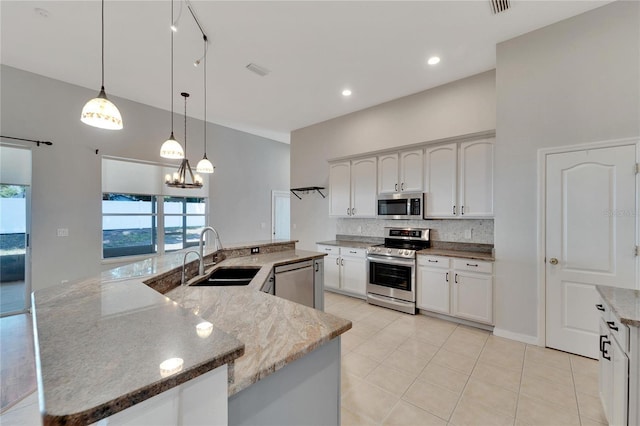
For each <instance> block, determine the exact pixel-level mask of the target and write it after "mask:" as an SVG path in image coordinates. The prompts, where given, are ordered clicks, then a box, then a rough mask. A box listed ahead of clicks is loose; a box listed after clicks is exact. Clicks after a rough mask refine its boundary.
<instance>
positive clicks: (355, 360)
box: [342, 352, 379, 378]
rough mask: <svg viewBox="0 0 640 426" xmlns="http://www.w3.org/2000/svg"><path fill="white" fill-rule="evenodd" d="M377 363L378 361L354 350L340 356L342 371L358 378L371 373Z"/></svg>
mask: <svg viewBox="0 0 640 426" xmlns="http://www.w3.org/2000/svg"><path fill="white" fill-rule="evenodd" d="M378 364H379V362H377V361H375V360H373V359H371V358H368V357H366V356H363V355H360V354H358V353H355V352H350V353H348V354H347V355H345V356H343V357H342V369H343V370H344V372H345V373H349V374H353V375H355V376H358V377H360V378H364V377H365V376H366V375H367V374H369V373H371V372H372V371H373V369H374V368H376V367H377V366H378Z"/></svg>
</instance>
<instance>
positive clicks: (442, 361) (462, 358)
mask: <svg viewBox="0 0 640 426" xmlns="http://www.w3.org/2000/svg"><path fill="white" fill-rule="evenodd" d="M431 362H433V363H435V364H439V365H443V366H445V367H448V368H450V369H452V370H456V371H458V372H460V373H463V374H467V375H470V374H471V371H472V370H473V367H474V366H475V364H476V359H475V358H472V357H470V356H467V355H461V354H458V353H455V352H450V351H447V350H446V349H440V350H439V351H438V353H437V354H435V356H434V357H433V359H432V360H431Z"/></svg>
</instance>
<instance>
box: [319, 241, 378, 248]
mask: <svg viewBox="0 0 640 426" xmlns="http://www.w3.org/2000/svg"><path fill="white" fill-rule="evenodd" d="M316 244H322V245H325V246H337V247H353V248H363V249H366V248H367V247H370V246H371V245H373V244H380V243H379V242H365V241H349V240H331V241H321V242H318V243H316Z"/></svg>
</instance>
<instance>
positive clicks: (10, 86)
mask: <svg viewBox="0 0 640 426" xmlns="http://www.w3.org/2000/svg"><path fill="white" fill-rule="evenodd" d="M0 71H1V75H0V83H1V87H2V91H1V95H0V105H1V110H2V116H1V122H0V126H1V128H2V134H3V135H8V136H17V137H25V138H30V139H40V140H51V141H53V142H54V145H53V146H52V147H47V146H41V147H39V148H37V147H35V146H34V147H33V181H32V182H33V187H32V217H31V221H32V272H33V274H32V285H33V288H34V289H39V288H44V287H48V286H51V285H54V284H59V283H61V281H63V280H73V279H77V278H81V277H86V276H90V275H95V274H97V273H99V272H100V271H101V270H102V269H105V268H108V267H110V266H109V265H102V262H101V253H102V247H101V241H102V234H101V229H102V228H101V227H102V223H101V156H102V155H109V156H117V157H126V158H134V159H139V160H147V161H154V162H162V163H166V162H167V161H166V160H164V159H162V158H161V157H160V155H159V150H160V145H161V144H162V142H163V141H164V140H165V139H167V137H168V136H169V132H170V123H169V117H170V113H169V112H168V111H163V110H160V109H157V108H152V107H149V106H146V105H143V104H140V103H136V102H132V101H129V100H126V99H122V98H115V97H114V98H112V100H113V101H114V102H115V103H116V105H117V106H118V108H119V109H120V112H121V113H122V117H123V121H124V129H123V130H121V131H108V130H101V129H96V128H93V127H89V126H87V125H85V124H83V123H81V122H80V111H81V110H82V107H83V105H84V104H85V102H86V101H87V100H88V99H90V98H92V97H95V95H96V94H97V90H90V89H86V88H82V87H78V86H74V85H71V84H67V83H64V82H61V81H57V80H52V79H49V78H45V77H42V76H39V75H36V74H32V73H28V72H25V71H22V70H18V69H15V68H11V67H7V66H4V65H3V66H2V67H1V70H0ZM198 99H201V94H198V93H193V94H192V97H191V98H190V101H191V102H201V100H200V101H198ZM176 111H178V112H180V111H182V105H176ZM182 129H183V118H182V115H180V114H176V115H175V130H176V136H177V137H178V139H179V140H180V141H183V139H184V138H183V136H182V135H183V130H182ZM187 132H188V141H189V144H188V154H189V155H188V156H189V159H190V162H192V166H193V167H195V165H196V164H197V162H198V160H199V159H200V158H202V154H203V142H202V137H203V136H202V132H203V123H202V121H201V120H195V119H189V120H188V129H187ZM207 137H208V141H209V142H208V147H207V154H208V157H209V158H210V159H211V160H212V162H213V163H214V165H215V166H216V171H215V173H214V174H213V175H212V178H211V185H210V187H209V188H210V194H209V195H210V207H211V208H210V217H209V221H210V223H211V224H212V225H214V226H216V227H217V229H218V230H219V231H220V235H221V238H222V242H223V244H224V243H225V242H239V241H250V240H261V239H269V238H271V232H270V227H271V225H270V222H271V195H270V193H271V190H286V189H288V188H289V146H288V145H286V144H282V143H280V142H276V141H272V140H269V139H264V138H262V137H259V136H254V135H251V134H247V133H243V132H239V131H236V130H232V129H229V128H226V127H222V126H218V125H214V124H211V123H209V124H208V127H207ZM96 149H99V150H100V154H99V155H96V154H95V150H96ZM176 164H177V163H176ZM176 168H177V165H176ZM262 223H265V225H266V226H265V227H264V228H262V226H261V224H262ZM57 228H68V229H69V236H68V237H66V238H65V237H57V236H56V229H57Z"/></svg>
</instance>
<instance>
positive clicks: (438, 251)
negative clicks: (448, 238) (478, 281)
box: [417, 247, 496, 262]
mask: <svg viewBox="0 0 640 426" xmlns="http://www.w3.org/2000/svg"><path fill="white" fill-rule="evenodd" d="M417 254H418V256H420V255H426V256H448V257H461V258H463V259H474V260H486V261H490V262H493V261H494V260H496V259H495V257H494V256H493V254H492V253H484V252H478V251H467V250H449V249H443V248H434V247H432V248H428V249H424V250H420V251H419V252H418V253H417Z"/></svg>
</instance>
